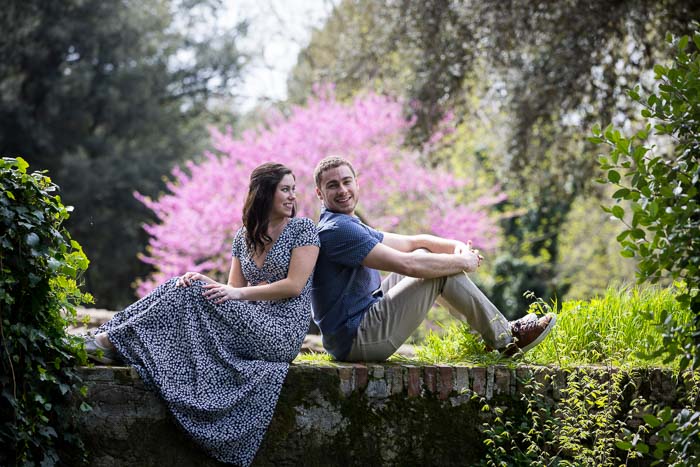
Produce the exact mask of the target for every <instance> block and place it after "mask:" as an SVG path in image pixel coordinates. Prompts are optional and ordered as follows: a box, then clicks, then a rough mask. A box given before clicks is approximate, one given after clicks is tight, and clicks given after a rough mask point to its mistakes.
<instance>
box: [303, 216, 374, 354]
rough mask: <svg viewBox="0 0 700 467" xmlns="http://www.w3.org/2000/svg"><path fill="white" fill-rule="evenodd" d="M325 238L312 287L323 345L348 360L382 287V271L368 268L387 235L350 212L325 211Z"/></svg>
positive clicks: (322, 226) (322, 222)
mask: <svg viewBox="0 0 700 467" xmlns="http://www.w3.org/2000/svg"><path fill="white" fill-rule="evenodd" d="M318 236H319V238H320V240H321V249H320V251H319V256H318V261H317V262H316V270H315V273H314V278H313V284H312V288H311V300H312V307H313V316H314V322H315V323H316V325H317V326H318V327H319V329H320V330H321V334H322V337H323V346H324V347H325V348H326V350H327V351H328V352H329V353H330V354H331V355H332V356H333V357H334V358H336V359H338V360H343V359H344V358H345V357H346V356H347V355H348V353H349V352H350V348H351V347H352V341H353V339H354V338H355V335H356V334H357V328H358V327H359V325H360V321H362V317H363V316H364V314H365V313H366V312H367V310H368V309H369V307H370V306H372V304H374V303H375V302H376V301H378V300H379V298H378V297H375V296H374V295H373V294H374V292H375V291H377V290H378V289H379V287H380V286H381V276H380V275H379V271H377V270H375V269H371V268H368V267H365V266H363V265H362V261H364V259H365V257H366V256H367V255H368V254H369V252H370V251H372V249H373V248H374V247H375V246H376V245H377V244H378V243H381V242H382V240H383V239H384V234H382V233H381V232H379V231H377V230H375V229H373V228H371V227H369V226H367V225H365V224H363V223H362V222H361V221H360V219H358V218H357V217H354V216H349V215H347V214H338V213H334V212H330V211H327V210H323V211H322V212H321V219H320V221H319V223H318Z"/></svg>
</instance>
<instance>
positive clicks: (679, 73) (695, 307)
mask: <svg viewBox="0 0 700 467" xmlns="http://www.w3.org/2000/svg"><path fill="white" fill-rule="evenodd" d="M667 40H668V41H669V42H670V43H672V44H673V45H674V46H675V47H676V51H677V52H676V56H675V57H674V62H673V64H672V66H670V67H665V66H662V65H656V66H655V67H654V72H655V74H656V79H657V81H658V82H659V90H658V92H657V93H656V94H650V95H649V97H648V98H646V99H644V98H642V96H641V95H640V89H639V87H636V88H635V89H634V90H631V91H629V93H628V94H629V96H630V98H632V100H634V101H635V102H637V103H639V104H641V105H642V106H643V110H642V117H643V118H645V119H648V120H649V122H650V123H647V125H646V127H645V128H644V129H643V130H641V131H639V132H638V133H637V134H635V135H634V136H632V137H630V138H627V137H625V136H623V135H621V134H620V132H619V131H617V130H614V129H613V128H612V125H609V126H608V127H607V128H606V129H605V130H604V131H601V129H600V127H596V128H594V129H593V134H594V136H593V137H592V138H591V141H592V142H594V143H601V144H607V145H608V146H610V154H609V156H602V157H601V158H600V164H601V168H602V169H603V170H605V171H607V177H606V178H605V179H603V180H600V181H601V182H602V183H611V184H613V185H616V186H617V187H619V189H618V190H617V191H616V192H615V193H614V194H613V198H615V199H616V204H615V205H613V206H612V207H610V208H605V209H606V211H608V212H610V213H611V214H612V215H613V216H615V217H617V218H619V219H620V220H622V221H623V222H624V223H625V225H626V227H627V228H626V229H625V230H623V231H622V233H620V235H619V236H618V237H617V239H618V241H619V242H620V244H621V245H622V247H623V250H622V252H621V253H622V255H623V256H627V257H634V256H637V257H639V281H640V282H643V281H647V280H650V281H652V282H656V281H657V280H659V279H660V278H661V277H663V276H664V275H668V276H670V277H672V278H673V279H682V280H684V281H686V282H687V283H688V285H689V287H688V290H687V292H686V293H684V294H681V295H679V296H678V300H679V302H680V303H681V305H682V306H683V307H685V308H688V309H690V310H691V311H692V312H693V314H694V320H693V322H692V323H691V325H689V326H677V325H676V323H675V322H674V319H673V316H672V315H671V314H667V315H666V316H662V321H663V322H665V323H666V339H665V340H666V342H665V344H666V351H667V353H668V355H669V357H668V358H669V360H670V359H673V358H675V357H676V355H680V356H681V369H683V368H685V367H687V366H688V365H690V364H691V363H692V365H693V367H695V368H699V367H700V353H699V352H698V346H700V294H698V289H697V278H698V277H699V276H700V234H699V233H700V207H699V206H698V200H699V197H698V191H699V190H700V55H699V54H698V52H697V50H696V51H694V52H692V53H686V50H687V48H688V43H689V38H688V36H683V37H681V38H673V37H672V36H670V35H669V37H668V38H667ZM693 42H694V43H695V46H696V47H697V48H698V49H700V33H697V32H696V33H695V34H694V36H693ZM652 122H653V123H652ZM652 135H654V136H655V138H656V140H657V141H658V140H660V139H661V138H664V137H670V139H671V143H672V145H673V149H672V150H671V151H668V152H667V153H666V154H656V153H655V151H654V149H655V146H653V145H652V146H647V145H645V144H646V142H647V141H648V140H649V138H650V136H652ZM622 200H625V201H626V202H628V203H629V207H630V209H631V218H630V216H629V215H626V213H625V209H624V208H623V206H621V204H620V201H622Z"/></svg>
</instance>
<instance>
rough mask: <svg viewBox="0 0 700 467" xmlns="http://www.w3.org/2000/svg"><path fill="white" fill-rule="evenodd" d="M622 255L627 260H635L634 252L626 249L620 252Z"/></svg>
mask: <svg viewBox="0 0 700 467" xmlns="http://www.w3.org/2000/svg"><path fill="white" fill-rule="evenodd" d="M620 255H621V256H624V257H625V258H634V251H632V250H630V249H628V248H625V249H624V250H622V251H620Z"/></svg>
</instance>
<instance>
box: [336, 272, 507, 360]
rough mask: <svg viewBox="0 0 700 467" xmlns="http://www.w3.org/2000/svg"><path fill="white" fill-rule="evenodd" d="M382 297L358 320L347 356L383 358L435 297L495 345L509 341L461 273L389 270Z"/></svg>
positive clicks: (498, 318)
mask: <svg viewBox="0 0 700 467" xmlns="http://www.w3.org/2000/svg"><path fill="white" fill-rule="evenodd" d="M381 289H382V293H383V294H384V296H383V297H382V299H381V300H379V301H378V302H376V303H375V304H374V305H372V306H371V307H370V309H369V310H368V311H367V313H366V314H365V316H364V317H363V318H362V321H361V322H360V327H359V328H358V330H357V335H356V336H355V339H354V340H353V344H352V348H351V349H350V353H349V354H348V357H347V358H346V360H348V361H383V360H386V359H387V358H388V357H389V356H390V355H391V354H393V353H394V352H396V349H398V348H399V346H401V344H403V343H404V342H405V341H406V339H408V337H409V336H410V335H411V333H413V331H414V330H415V329H416V328H418V326H420V324H421V323H422V322H423V319H424V318H425V315H426V314H428V311H429V310H430V308H431V307H432V306H433V303H435V301H436V300H438V302H439V303H440V304H441V305H445V306H447V307H448V309H449V311H450V312H451V313H452V314H453V315H454V316H456V317H457V318H458V319H460V320H463V321H466V322H467V323H468V324H469V326H471V328H472V329H473V330H474V331H476V332H478V333H479V334H480V335H481V337H482V338H483V339H484V342H485V343H486V344H487V345H489V346H490V347H492V348H494V349H501V348H503V347H505V346H506V345H508V344H509V343H510V342H511V340H512V336H511V333H510V325H509V323H508V320H506V318H505V317H504V316H503V315H502V314H501V312H500V311H498V309H497V308H496V307H495V306H494V304H493V303H491V301H489V299H488V298H486V296H485V295H484V294H483V293H482V292H481V290H479V289H478V288H477V287H476V285H474V283H473V282H472V281H471V279H469V277H467V275H466V274H465V273H460V274H455V275H454V276H447V277H438V278H435V279H417V278H414V277H406V276H402V275H400V274H396V273H391V274H389V276H387V277H386V278H385V279H384V280H383V281H382V286H381Z"/></svg>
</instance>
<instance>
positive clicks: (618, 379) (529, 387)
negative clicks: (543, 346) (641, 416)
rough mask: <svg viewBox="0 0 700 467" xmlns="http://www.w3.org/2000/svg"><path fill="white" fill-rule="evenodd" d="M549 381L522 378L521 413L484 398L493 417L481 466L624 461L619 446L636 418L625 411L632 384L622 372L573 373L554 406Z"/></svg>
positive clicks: (565, 464)
mask: <svg viewBox="0 0 700 467" xmlns="http://www.w3.org/2000/svg"><path fill="white" fill-rule="evenodd" d="M548 383H550V384H551V381H549V375H546V376H545V380H544V382H542V381H538V380H537V378H536V377H532V378H530V379H529V380H527V381H524V384H523V386H524V391H523V394H522V395H521V399H522V401H523V403H524V404H525V410H523V411H517V412H516V413H518V412H519V413H520V414H521V415H514V414H513V411H512V409H510V408H501V407H494V408H491V407H490V405H488V404H487V403H486V401H485V400H484V399H483V398H482V399H481V402H482V404H484V405H483V407H482V410H484V411H487V412H491V413H492V414H493V416H494V420H493V422H492V423H485V424H484V434H485V435H486V439H485V441H484V444H485V445H486V448H487V455H486V459H485V460H484V461H483V463H482V464H483V465H488V466H499V467H500V466H504V467H505V466H510V465H528V466H548V465H561V466H584V465H586V466H617V465H621V463H622V459H621V456H620V452H621V451H619V450H618V449H616V444H617V443H618V442H620V441H621V439H622V437H623V436H624V430H625V427H627V426H629V425H628V422H629V421H630V420H631V418H632V417H631V416H629V415H627V416H626V415H625V414H626V413H627V407H623V404H622V400H623V393H624V392H625V390H626V389H627V387H628V386H634V382H633V381H627V378H626V376H625V374H624V373H623V372H609V373H607V374H599V375H590V374H588V373H587V372H585V371H581V370H574V371H571V372H569V374H568V376H567V382H566V387H565V388H564V389H562V390H561V391H562V400H560V401H559V402H558V404H557V405H556V408H555V409H552V408H551V406H550V404H548V403H547V402H546V400H545V396H544V386H545V384H548ZM635 403H636V402H635ZM633 404H634V403H633Z"/></svg>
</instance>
